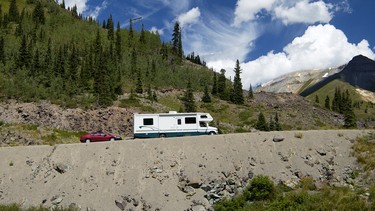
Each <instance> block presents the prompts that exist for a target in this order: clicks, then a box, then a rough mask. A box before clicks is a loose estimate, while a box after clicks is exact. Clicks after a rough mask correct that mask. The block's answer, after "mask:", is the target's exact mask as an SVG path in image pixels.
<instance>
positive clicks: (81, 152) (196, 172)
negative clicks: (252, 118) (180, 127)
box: [0, 130, 374, 210]
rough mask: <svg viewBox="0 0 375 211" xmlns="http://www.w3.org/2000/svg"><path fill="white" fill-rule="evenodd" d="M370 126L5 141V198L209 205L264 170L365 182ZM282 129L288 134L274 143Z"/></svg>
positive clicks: (141, 206)
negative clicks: (357, 152)
mask: <svg viewBox="0 0 375 211" xmlns="http://www.w3.org/2000/svg"><path fill="white" fill-rule="evenodd" d="M369 132H370V131H359V130H350V131H349V130H338V131H334V130H331V131H289V132H261V133H248V134H230V135H218V136H201V137H198V138H197V137H184V138H166V139H152V140H128V141H119V142H112V143H94V144H68V145H56V146H33V147H12V148H9V147H2V148H0V154H1V155H2V159H1V160H0V169H2V171H1V175H0V203H1V204H8V203H14V202H18V203H20V204H21V205H22V206H24V207H30V206H39V205H44V206H46V207H50V206H53V205H54V206H64V207H68V206H69V205H71V204H73V205H75V206H78V207H80V208H81V210H124V209H125V210H127V209H132V210H156V209H159V210H187V209H192V210H209V209H210V208H211V207H212V204H213V203H214V202H216V201H218V200H219V199H221V198H223V197H227V196H233V195H234V194H236V193H238V192H241V191H242V190H243V189H244V187H245V186H246V183H247V182H248V180H249V179H251V178H253V177H254V176H256V175H260V174H262V175H268V176H270V178H271V179H272V180H273V181H275V182H276V183H277V184H278V183H283V184H285V185H287V186H288V187H295V186H296V184H297V183H298V182H299V181H301V180H303V178H305V177H311V178H312V179H313V182H314V184H316V186H317V187H320V188H322V187H323V186H324V184H329V185H330V186H336V187H337V186H339V187H342V186H343V187H346V186H349V185H352V184H359V183H357V180H358V179H359V177H358V174H359V169H360V166H359V165H358V163H357V162H356V158H355V157H354V156H353V154H352V150H351V147H352V145H353V142H354V140H355V138H356V136H359V135H367V134H369ZM275 136H277V137H282V138H284V140H283V141H282V142H274V141H273V138H274V137H275ZM197 149H199V150H197ZM352 175H357V176H356V177H357V179H356V177H353V176H352ZM370 177H371V178H373V177H374V176H373V175H372V176H370ZM368 179H369V178H368ZM326 191H327V190H326ZM364 191H365V192H362V194H365V193H367V191H368V190H364ZM121 208H123V209H121Z"/></svg>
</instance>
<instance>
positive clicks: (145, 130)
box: [134, 111, 218, 138]
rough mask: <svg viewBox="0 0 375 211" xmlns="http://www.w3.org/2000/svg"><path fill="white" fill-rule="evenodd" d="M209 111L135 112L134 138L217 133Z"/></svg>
mask: <svg viewBox="0 0 375 211" xmlns="http://www.w3.org/2000/svg"><path fill="white" fill-rule="evenodd" d="M211 121H213V118H212V116H211V115H210V114H209V113H177V112H176V111H170V112H169V113H160V114H134V138H157V137H176V136H193V135H215V134H217V133H218V131H217V128H215V127H210V126H209V125H208V123H209V122H211Z"/></svg>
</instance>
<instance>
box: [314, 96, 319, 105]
mask: <svg viewBox="0 0 375 211" xmlns="http://www.w3.org/2000/svg"><path fill="white" fill-rule="evenodd" d="M315 103H317V104H319V97H318V95H315Z"/></svg>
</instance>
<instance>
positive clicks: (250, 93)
mask: <svg viewBox="0 0 375 211" xmlns="http://www.w3.org/2000/svg"><path fill="white" fill-rule="evenodd" d="M248 98H249V99H254V92H253V87H252V86H251V84H250V88H249V95H248Z"/></svg>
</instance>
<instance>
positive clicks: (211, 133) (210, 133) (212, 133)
mask: <svg viewBox="0 0 375 211" xmlns="http://www.w3.org/2000/svg"><path fill="white" fill-rule="evenodd" d="M215 134H216V133H215V132H213V131H211V132H209V133H208V135H215Z"/></svg>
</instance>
